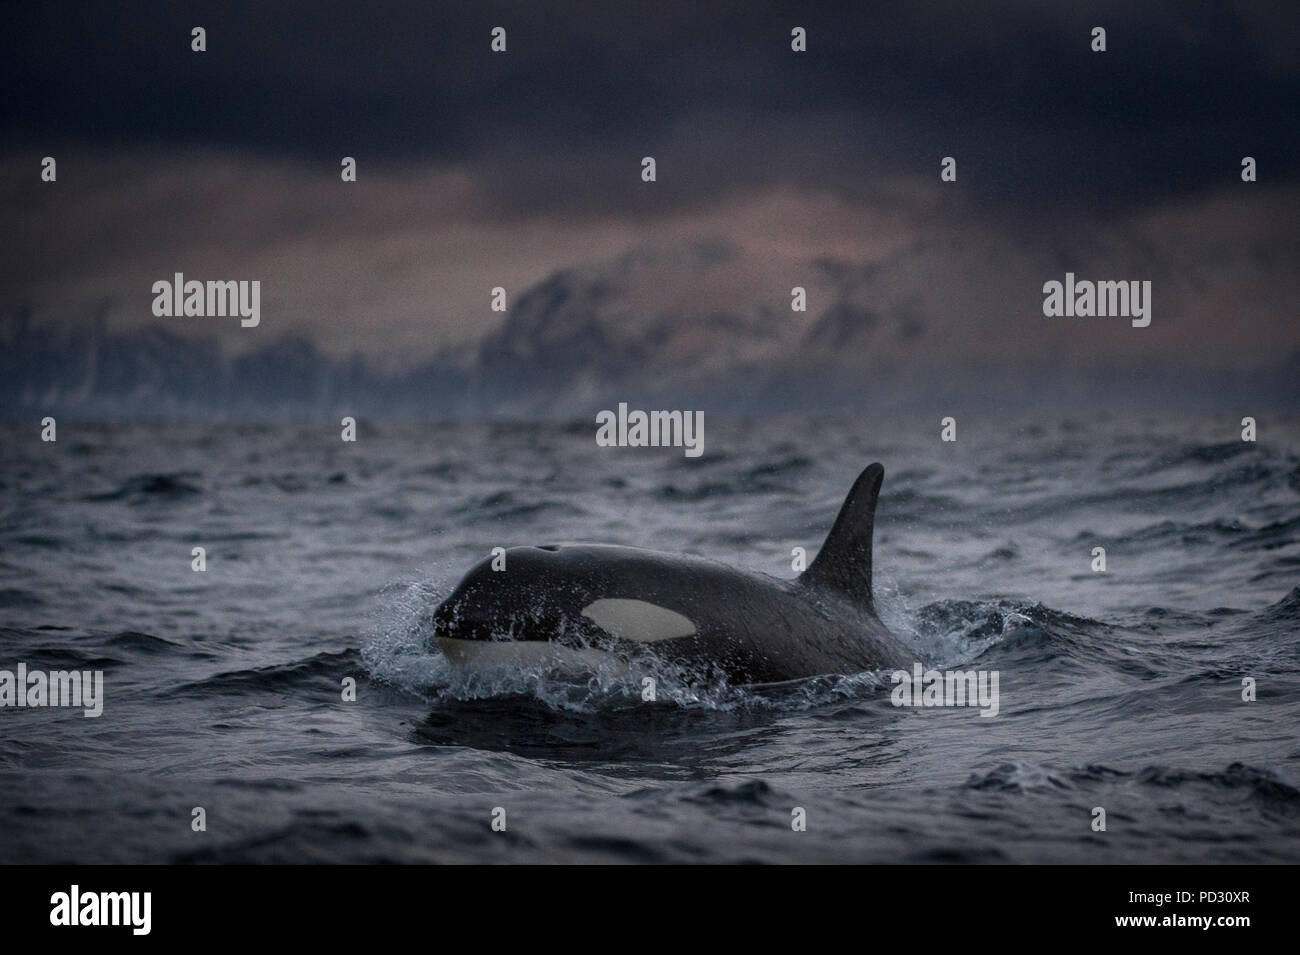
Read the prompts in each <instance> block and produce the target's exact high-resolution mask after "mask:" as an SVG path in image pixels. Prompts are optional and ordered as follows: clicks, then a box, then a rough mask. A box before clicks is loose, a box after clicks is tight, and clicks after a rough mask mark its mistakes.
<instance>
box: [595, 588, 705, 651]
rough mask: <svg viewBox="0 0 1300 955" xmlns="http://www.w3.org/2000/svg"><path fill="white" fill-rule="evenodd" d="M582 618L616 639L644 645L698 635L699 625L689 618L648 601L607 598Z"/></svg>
mask: <svg viewBox="0 0 1300 955" xmlns="http://www.w3.org/2000/svg"><path fill="white" fill-rule="evenodd" d="M582 615H583V616H584V617H586V618H587V619H589V620H590V621H591V622H592V623H594V624H595V625H596V626H598V627H600V629H602V630H604V631H605V632H606V633H608V634H610V635H612V636H615V637H620V638H622V639H624V640H636V641H638V642H640V643H653V642H655V641H657V640H672V639H674V638H676V637H689V636H690V635H691V634H693V633H695V624H694V623H692V622H691V620H690V618H689V617H683V616H682V615H681V614H679V613H678V612H677V611H676V610H669V609H668V608H667V607H660V606H659V605H658V604H652V603H649V602H647V601H645V600H626V599H623V598H616V597H607V598H604V599H602V600H597V601H595V602H594V603H590V604H588V605H587V606H586V607H583V608H582Z"/></svg>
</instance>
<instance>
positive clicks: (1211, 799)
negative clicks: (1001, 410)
mask: <svg viewBox="0 0 1300 955" xmlns="http://www.w3.org/2000/svg"><path fill="white" fill-rule="evenodd" d="M938 417H939V416H938V415H935V416H934V418H933V420H931V419H929V418H927V419H924V420H921V419H906V420H903V419H878V420H877V419H870V418H858V419H852V420H850V419H831V418H786V419H773V420H764V421H749V422H741V421H724V420H721V419H717V418H712V417H710V418H709V421H708V428H707V431H706V435H707V440H706V449H705V453H704V454H703V456H702V457H700V458H697V459H688V458H685V457H684V456H683V455H682V452H681V449H672V448H664V449H631V448H624V449H616V448H598V447H597V446H596V444H595V440H594V433H595V426H594V424H592V423H590V422H587V421H582V422H578V423H574V424H571V425H556V424H531V423H510V424H493V423H460V424H428V425H421V424H406V423H403V424H391V423H382V422H380V423H375V422H371V421H369V420H362V421H361V423H360V427H359V439H358V441H357V443H355V444H347V443H344V442H342V441H340V440H339V430H338V428H337V427H335V426H334V423H333V422H330V421H318V422H314V423H298V424H264V425H234V424H219V423H203V424H189V425H84V424H77V423H72V422H68V423H63V422H61V423H60V426H59V440H58V442H57V444H44V443H42V442H41V441H40V440H39V432H38V430H37V429H36V428H35V427H32V426H30V425H23V426H21V427H19V426H14V425H5V426H4V429H3V432H2V435H3V440H4V442H5V448H6V452H5V455H4V456H3V459H0V628H2V629H0V668H5V669H12V668H14V667H15V666H16V665H17V663H18V662H20V661H22V662H25V663H26V664H27V665H28V667H29V668H32V669H36V668H41V669H46V670H55V669H71V668H77V669H83V670H86V669H91V670H96V669H97V670H103V671H104V686H105V700H104V712H103V715H102V716H101V717H99V718H98V719H86V718H85V717H84V716H83V715H82V712H81V710H79V709H27V708H24V709H15V708H6V709H3V710H0V857H2V858H3V859H4V860H5V861H37V862H187V861H223V862H273V861H274V862H313V861H348V862H371V861H399V862H424V861H441V862H470V861H492V862H506V861H536V862H542V861H556V860H559V861H628V862H635V861H650V862H690V861H708V862H734V861H767V862H781V861H840V862H852V861H863V862H867V861H870V862H905V861H912V862H917V861H920V862H928V861H975V862H1003V861H1011V862H1031V861H1038V862H1096V863H1113V862H1228V861H1254V862H1296V861H1300V788H1298V784H1300V743H1298V742H1297V733H1296V727H1297V726H1298V725H1300V639H1298V638H1300V587H1298V586H1297V585H1298V584H1300V573H1298V569H1300V419H1269V418H1261V419H1260V422H1259V427H1260V440H1259V442H1258V443H1256V444H1251V443H1247V442H1243V441H1241V440H1240V433H1239V432H1240V429H1239V425H1238V420H1239V418H1240V415H1238V416H1236V417H1233V416H1224V418H1223V419H1222V420H1216V419H1201V420H1198V421H1195V422H1191V421H1188V422H1180V421H1172V422H1171V421H1144V420H1141V419H1138V418H1136V417H1121V416H1113V417H1103V416H1098V417H1095V418H1090V419H1082V418H1074V419H1069V420H1059V421H1056V422H1054V423H1051V424H1043V423H1042V422H1041V420H1040V421H1038V422H1036V423H1030V422H1028V421H1026V422H1023V423H1020V422H1016V421H1008V420H1006V419H1003V418H998V419H977V418H975V417H965V416H959V418H958V440H957V441H956V442H955V443H943V442H941V441H940V440H939V425H938ZM877 460H878V461H880V462H882V463H883V464H884V466H885V472H886V473H885V483H884V488H883V491H882V493H881V497H880V503H879V507H878V511H877V522H876V544H875V573H876V590H877V601H878V604H879V607H880V611H881V615H882V618H883V619H884V620H885V622H886V623H888V624H889V625H890V627H891V628H892V629H893V630H894V631H895V632H896V633H897V634H898V635H899V636H900V637H901V638H902V639H903V640H904V641H905V642H906V643H907V644H908V645H909V646H911V647H912V648H914V649H915V652H916V655H917V659H918V660H919V661H922V662H923V663H925V664H926V665H927V666H936V667H941V668H942V667H958V666H960V667H967V666H969V667H972V668H979V669H983V670H996V671H998V672H999V673H1000V697H1001V698H1000V709H999V713H998V715H997V716H996V717H994V718H991V719H989V718H981V717H980V715H979V711H978V710H977V709H974V708H968V709H944V708H938V709H919V708H918V709H904V708H898V707H895V706H893V705H891V702H890V690H891V682H890V679H889V674H888V673H887V672H880V673H860V674H843V675H826V676H821V677H816V678H814V679H811V680H803V681H795V682H792V683H786V684H780V685H777V686H766V687H741V686H731V685H727V684H725V683H720V682H706V683H700V682H697V681H695V680H693V679H692V677H691V675H690V674H689V673H683V672H681V671H677V670H674V669H672V668H669V667H666V666H665V667H663V668H662V669H660V670H657V671H656V673H655V675H656V676H657V678H658V679H659V691H658V702H656V703H653V704H651V703H644V702H642V701H641V684H640V679H639V674H638V675H637V677H636V678H628V677H627V676H626V675H621V674H618V673H615V672H608V673H602V672H596V673H592V674H590V675H584V676H581V677H575V676H573V675H572V674H566V673H561V672H556V671H549V670H546V669H541V668H539V669H531V670H499V671H496V672H489V673H476V674H470V673H466V672H465V671H463V670H460V669H458V668H456V667H454V666H453V665H451V664H449V663H448V661H446V660H445V658H443V657H442V656H441V655H439V654H438V653H437V652H436V651H435V650H432V649H429V647H428V646H427V642H428V636H429V634H428V632H427V626H426V623H425V620H424V618H425V616H426V615H427V613H428V612H429V611H430V610H431V609H432V608H433V607H434V606H436V604H437V602H438V601H439V599H440V598H441V597H442V596H444V595H445V594H446V593H447V592H448V591H449V590H450V589H451V587H452V586H454V585H455V583H456V581H457V580H458V579H459V577H460V575H461V574H462V573H463V572H464V571H466V570H467V569H468V568H469V567H470V566H471V565H472V564H473V563H474V562H475V561H477V560H479V559H481V558H482V557H483V556H485V555H486V554H487V553H488V552H489V551H490V549H491V548H492V547H494V546H503V547H508V546H512V545H516V544H530V543H548V542H555V541H598V542H609V543H621V544H630V545H636V546H643V547H650V548H654V549H657V550H663V551H669V552H677V553H691V554H699V555H703V556H707V557H710V558H714V559H718V560H721V561H723V562H726V563H729V564H732V565H735V566H740V567H745V568H749V569H752V570H758V571H762V572H765V573H768V574H771V575H773V576H776V577H783V578H784V577H791V576H793V575H794V571H793V570H792V569H791V563H790V562H791V549H792V548H794V547H804V548H806V549H807V550H808V552H809V558H810V559H811V557H812V556H813V555H814V554H815V551H816V548H818V547H819V546H820V544H821V542H822V540H823V538H824V536H825V534H826V532H827V530H828V529H829V527H830V525H831V522H832V520H833V519H834V517H835V514H836V512H837V510H838V508H839V506H840V504H841V502H842V500H843V497H844V494H845V493H846V492H847V490H848V488H849V486H850V485H851V484H852V482H853V480H854V478H855V477H856V476H857V474H858V473H859V472H860V471H861V469H862V468H863V467H864V466H865V465H867V464H868V463H870V462H872V461H877ZM196 546H202V547H205V548H206V550H207V568H208V569H207V571H206V572H204V573H195V572H193V571H192V570H191V567H190V561H191V549H192V548H193V547H196ZM1094 547H1104V548H1105V549H1106V556H1107V571H1106V573H1104V574H1098V573H1094V572H1093V571H1092V569H1091V563H1092V550H1093V548H1094ZM349 676H350V677H354V678H355V679H356V680H357V681H358V684H359V686H358V696H357V701H356V702H355V703H344V702H342V701H341V698H340V694H341V681H342V680H343V679H344V678H345V677H349ZM1243 677H1253V678H1254V679H1255V680H1256V681H1257V684H1258V699H1257V700H1256V701H1255V702H1253V703H1245V702H1242V700H1241V688H1242V687H1241V682H1242V678H1243ZM196 806H202V807H204V808H205V810H206V813H207V827H208V828H207V832H204V833H195V832H192V831H191V828H190V820H191V810H192V809H193V808H194V807H196ZM496 806H501V807H504V808H505V809H506V811H507V817H508V829H507V831H506V832H504V833H494V832H492V831H491V830H490V828H489V821H490V814H491V811H492V808H493V807H496ZM796 806H801V807H803V808H805V809H806V811H807V816H808V830H807V832H799V833H796V832H792V831H791V828H790V812H791V809H792V808H794V807H796ZM1094 807H1104V808H1105V810H1106V813H1107V831H1106V832H1105V833H1096V832H1093V831H1092V829H1091V826H1090V823H1091V821H1092V810H1093V808H1094Z"/></svg>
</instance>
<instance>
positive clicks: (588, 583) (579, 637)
mask: <svg viewBox="0 0 1300 955" xmlns="http://www.w3.org/2000/svg"><path fill="white" fill-rule="evenodd" d="M883 478H884V469H883V468H882V467H881V466H880V465H879V464H873V465H871V466H870V467H868V468H867V469H866V470H864V471H863V472H862V474H861V475H860V476H859V477H858V479H857V481H856V482H855V483H854V485H853V488H852V489H851V490H850V491H849V494H848V497H847V498H846V499H845V501H844V505H843V507H841V508H840V513H839V516H838V517H837V518H836V520H835V524H834V525H833V526H832V528H831V531H830V534H829V535H827V538H826V542H825V543H824V544H823V545H822V548H821V550H820V551H819V552H818V554H817V558H816V560H814V561H813V562H812V564H811V565H809V567H808V569H807V570H806V571H805V572H804V573H803V574H802V575H800V576H799V577H798V578H796V579H795V580H778V579H776V578H773V577H769V576H767V575H765V574H759V573H752V572H749V571H742V570H737V569H735V568H732V567H728V566H726V565H725V564H721V563H718V562H716V561H711V560H705V559H702V558H698V557H686V556H675V555H670V554H661V553H658V552H655V551H649V550H642V549H639V548H634V547H619V546H613V545H602V544H559V545H548V546H544V547H515V548H510V549H509V550H507V551H506V552H505V568H504V570H494V569H493V567H492V563H493V561H492V559H491V558H488V559H485V560H484V561H483V562H481V563H480V564H478V565H476V566H475V567H474V568H473V569H471V570H470V572H469V573H468V574H467V575H466V576H465V578H464V579H463V580H462V581H461V582H460V584H459V585H458V586H457V587H456V589H455V590H454V591H452V593H451V594H450V595H449V596H448V597H447V599H446V600H445V601H444V602H443V603H442V605H441V606H439V607H438V609H437V610H436V611H435V613H434V619H433V633H434V636H435V638H436V639H437V640H438V642H439V644H440V645H441V646H442V647H443V649H444V650H447V651H448V652H449V654H451V653H452V649H453V648H454V649H455V650H456V653H455V654H454V655H455V657H457V658H461V659H471V657H472V655H469V654H466V653H465V652H464V650H465V648H466V647H467V646H468V647H473V646H474V645H475V644H476V643H477V642H486V641H501V640H510V641H530V642H531V641H536V642H547V643H552V644H558V645H560V646H564V647H570V648H577V647H585V648H596V649H603V650H611V651H614V652H616V653H617V652H624V653H628V652H631V651H635V650H647V649H648V650H650V651H652V652H653V653H655V654H656V655H659V656H662V657H664V658H665V659H668V660H670V661H673V662H676V663H680V664H683V665H685V666H688V667H691V668H693V669H699V670H700V671H707V670H710V669H713V668H716V669H718V670H721V671H722V672H723V673H725V674H726V675H727V677H728V678H729V679H731V680H732V681H733V682H737V683H768V682H776V681H781V680H789V679H796V678H799V677H808V676H815V675H819V674H824V673H856V672H860V671H863V670H870V669H878V668H882V667H900V666H908V665H910V660H911V655H910V654H909V653H908V651H907V650H906V649H905V648H904V647H903V645H902V644H901V643H899V641H898V640H897V639H896V638H895V637H894V636H893V635H892V634H890V633H889V631H888V630H887V629H886V628H885V627H884V625H883V624H882V623H881V622H880V620H879V618H878V617H877V616H876V613H875V606H874V599H873V596H872V589H871V572H872V566H871V565H872V560H871V541H872V533H873V528H874V524H875V510H876V499H877V497H878V495H879V493H880V486H881V483H882V481H883Z"/></svg>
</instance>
